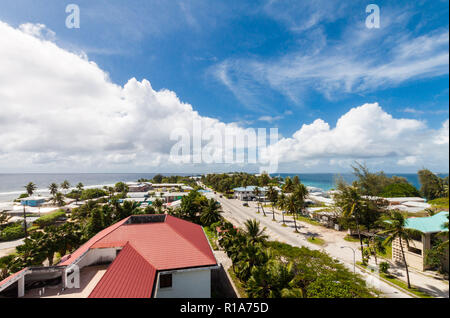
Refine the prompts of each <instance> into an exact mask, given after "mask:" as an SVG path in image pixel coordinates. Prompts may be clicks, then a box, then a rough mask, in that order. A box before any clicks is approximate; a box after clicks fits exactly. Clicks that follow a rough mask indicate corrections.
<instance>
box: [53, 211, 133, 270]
mask: <svg viewBox="0 0 450 318" xmlns="http://www.w3.org/2000/svg"><path fill="white" fill-rule="evenodd" d="M128 219H129V217H128V218H125V219H123V220H121V221H119V222H117V223H116V224H113V225H111V226H110V227H107V228H106V229H104V230H102V231H100V232H98V233H97V234H96V235H94V236H93V237H92V238H91V239H90V240H89V241H87V242H86V243H84V244H83V245H82V246H81V247H80V248H78V249H77V250H76V251H75V252H73V253H72V254H70V255H66V256H64V258H66V257H69V258H67V259H66V260H65V261H63V262H61V263H59V264H58V265H60V266H65V265H70V264H72V263H73V262H75V261H76V260H77V259H78V258H79V257H80V256H82V255H83V254H84V253H86V252H87V251H88V250H89V249H90V248H91V247H92V245H94V244H95V243H96V242H98V241H99V240H101V239H102V238H104V237H105V236H106V235H108V234H110V233H111V232H113V231H115V230H117V229H118V228H119V227H120V226H121V225H122V224H123V223H125V222H126V221H127V220H128ZM123 245H124V244H123ZM123 245H119V246H123ZM64 258H63V259H64Z"/></svg>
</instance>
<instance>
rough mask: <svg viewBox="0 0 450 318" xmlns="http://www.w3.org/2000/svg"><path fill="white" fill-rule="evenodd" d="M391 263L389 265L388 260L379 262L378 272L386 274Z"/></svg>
mask: <svg viewBox="0 0 450 318" xmlns="http://www.w3.org/2000/svg"><path fill="white" fill-rule="evenodd" d="M390 267H391V265H389V263H388V262H381V263H380V272H382V273H384V274H387V273H388V272H389V268H390Z"/></svg>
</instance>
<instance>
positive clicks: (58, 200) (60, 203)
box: [53, 192, 64, 206]
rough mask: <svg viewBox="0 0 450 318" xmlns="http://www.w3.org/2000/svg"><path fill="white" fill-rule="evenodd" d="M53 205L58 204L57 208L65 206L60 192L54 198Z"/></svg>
mask: <svg viewBox="0 0 450 318" xmlns="http://www.w3.org/2000/svg"><path fill="white" fill-rule="evenodd" d="M53 203H54V204H56V205H57V206H63V205H64V196H63V194H62V193H61V192H58V193H56V194H55V195H54V196H53Z"/></svg>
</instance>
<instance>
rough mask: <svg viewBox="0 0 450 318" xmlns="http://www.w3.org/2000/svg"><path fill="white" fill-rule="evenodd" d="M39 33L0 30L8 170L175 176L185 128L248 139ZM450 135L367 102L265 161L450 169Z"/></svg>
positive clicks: (1, 139)
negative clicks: (362, 161)
mask: <svg viewBox="0 0 450 318" xmlns="http://www.w3.org/2000/svg"><path fill="white" fill-rule="evenodd" d="M31 29H32V28H31V27H29V28H28V29H27V28H25V27H22V28H19V29H15V28H12V27H11V26H9V25H7V24H5V23H2V22H0V47H1V48H2V49H1V50H0V61H8V62H7V63H5V62H2V63H0V127H1V129H0V145H1V147H0V167H2V168H3V169H17V170H20V169H23V168H24V167H27V168H28V167H35V168H36V169H44V168H45V169H46V170H48V169H52V168H55V169H60V170H68V169H70V170H71V169H79V170H84V171H86V170H89V171H99V170H106V169H116V168H117V167H118V166H120V167H134V168H136V169H139V170H141V171H142V170H143V169H146V168H151V167H158V169H160V168H161V167H168V168H167V169H168V170H169V169H171V168H170V167H173V166H174V164H173V163H171V162H170V161H169V158H170V156H169V155H170V150H171V148H172V146H173V145H174V144H175V142H176V141H174V140H171V134H172V133H173V132H174V131H175V130H176V129H182V130H184V131H188V132H189V133H191V135H192V132H193V129H194V128H193V124H194V123H196V124H197V125H201V126H202V129H203V130H204V131H209V132H211V136H212V137H213V135H214V134H213V132H222V135H224V133H223V132H224V131H225V130H227V129H228V130H229V131H232V132H233V133H234V134H235V135H241V136H243V135H246V134H247V133H248V132H247V131H246V130H245V129H243V128H242V127H240V126H239V125H237V124H235V123H223V122H220V121H219V120H217V119H214V118H210V117H206V116H202V115H200V114H199V113H198V112H197V111H195V110H194V108H193V106H192V105H190V104H187V103H184V102H182V101H180V99H179V98H178V97H177V95H176V94H175V93H174V92H172V91H169V90H161V91H156V90H154V89H153V87H152V85H151V83H150V82H149V81H148V80H145V79H144V80H141V81H139V80H137V79H135V78H132V79H130V80H129V81H128V82H127V83H126V84H125V85H124V86H120V85H116V84H114V83H112V82H111V80H110V79H109V77H108V74H107V73H106V72H105V71H103V70H102V69H100V68H99V67H98V66H97V65H96V64H95V63H94V62H93V61H90V60H89V59H88V57H87V56H85V55H82V56H80V55H77V54H74V53H71V52H68V51H66V50H63V49H61V48H60V47H58V46H57V45H56V44H55V43H53V42H51V41H48V40H43V39H42V38H41V37H39V36H36V34H34V35H30V32H31V31H29V30H31ZM26 30H28V31H26ZM31 33H33V32H31ZM286 115H292V113H291V112H289V111H288V112H285V113H284V114H283V116H286ZM263 119H264V118H263ZM266 119H269V118H266ZM448 135H449V124H448V120H447V121H446V122H445V123H444V124H443V126H442V127H439V128H437V129H430V128H428V127H427V126H426V124H425V123H424V122H421V121H418V120H413V119H402V118H399V119H398V118H393V117H392V116H391V115H390V114H388V113H386V112H385V111H384V110H383V109H382V108H381V107H380V106H379V105H378V104H365V105H362V106H360V107H355V108H353V109H351V110H350V111H349V112H347V113H346V114H344V115H343V116H342V117H341V118H340V119H339V120H338V121H337V123H336V125H335V127H332V126H331V125H330V124H329V123H327V122H325V121H324V120H322V119H317V120H315V121H313V122H312V123H310V124H305V125H303V126H302V127H301V128H300V129H299V130H298V131H296V132H295V133H294V134H293V135H292V136H291V137H289V138H282V139H281V140H279V141H278V142H277V143H276V144H275V145H273V146H272V147H270V148H269V149H268V151H267V152H266V153H265V156H266V157H265V158H263V159H267V158H268V157H269V158H270V156H276V157H277V158H278V159H279V161H280V162H282V163H286V164H297V163H299V162H303V166H304V167H316V166H318V165H320V164H321V163H322V161H323V160H326V161H327V162H329V163H330V165H332V164H341V163H343V162H347V160H353V159H358V158H393V160H395V161H396V162H397V161H398V164H415V165H421V164H428V163H437V164H440V165H441V166H442V163H446V162H448V142H449V141H448V140H449V137H448ZM205 144H207V145H208V147H207V149H208V150H209V151H210V153H214V151H218V152H219V153H220V151H222V150H223V149H222V148H221V143H220V142H219V141H218V140H217V139H214V138H211V140H209V141H205ZM252 146H254V145H250V147H252ZM430 154H432V155H430ZM263 155H264V154H263ZM263 157H264V156H263ZM413 161H414V162H413ZM184 167H187V166H184ZM189 167H190V166H189ZM227 167H229V166H227ZM296 167H298V165H297V166H296ZM186 169H188V168H186ZM230 169H232V168H231V167H230ZM6 171H7V170H6Z"/></svg>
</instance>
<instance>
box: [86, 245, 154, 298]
mask: <svg viewBox="0 0 450 318" xmlns="http://www.w3.org/2000/svg"><path fill="white" fill-rule="evenodd" d="M155 274H156V268H155V267H154V266H153V265H152V264H150V263H149V262H148V261H147V260H146V259H145V258H144V257H143V256H142V255H141V254H140V253H139V252H138V251H137V250H136V249H135V248H134V247H133V246H132V245H131V244H130V243H127V245H125V247H124V248H123V249H122V251H121V252H120V253H119V255H118V256H117V257H116V259H115V260H114V262H113V263H112V264H111V265H110V266H109V267H108V270H107V271H106V273H105V275H104V276H103V277H102V279H101V280H100V282H99V283H98V284H97V286H95V288H94V290H93V291H92V292H91V294H90V295H89V298H150V297H151V296H152V290H153V284H154V281H155V277H156V275H155Z"/></svg>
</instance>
